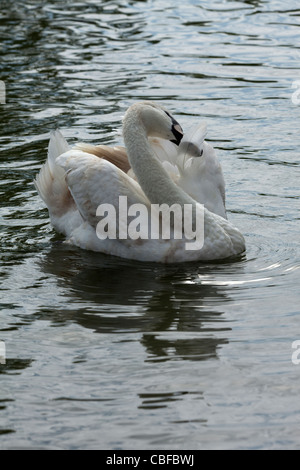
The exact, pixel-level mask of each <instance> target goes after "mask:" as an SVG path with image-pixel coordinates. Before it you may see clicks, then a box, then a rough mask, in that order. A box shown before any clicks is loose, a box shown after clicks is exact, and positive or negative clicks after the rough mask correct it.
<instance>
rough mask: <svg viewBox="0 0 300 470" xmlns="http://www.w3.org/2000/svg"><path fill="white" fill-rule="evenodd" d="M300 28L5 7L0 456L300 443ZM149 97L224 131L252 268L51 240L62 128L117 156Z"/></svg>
mask: <svg viewBox="0 0 300 470" xmlns="http://www.w3.org/2000/svg"><path fill="white" fill-rule="evenodd" d="M299 18H300V15H299V8H298V4H297V3H296V2H295V1H294V0H288V1H287V2H286V3H285V4H284V5H283V4H282V3H279V2H278V1H277V0H264V1H258V0H257V1H256V0H253V1H250V0H249V1H238V2H232V1H216V2H213V3H212V2H208V1H206V0H203V1H201V2H195V1H193V0H189V1H187V2H184V3H179V2H177V3H176V2H175V3H174V1H172V2H171V1H168V0H167V1H164V2H163V3H162V2H160V1H159V0H153V1H141V0H139V1H125V0H114V1H111V0H107V1H102V2H95V1H94V0H88V1H85V2H81V1H78V2H74V1H72V0H70V1H69V2H67V4H66V3H62V2H60V1H53V2H51V3H50V2H42V1H33V0H28V1H26V2H21V1H19V0H17V1H15V2H8V4H6V5H5V8H4V7H3V8H2V9H0V35H1V64H0V80H2V81H4V82H5V85H6V93H7V96H6V104H5V105H1V104H0V139H1V146H0V169H1V181H0V195H1V200H0V221H1V254H0V255H1V264H0V281H1V301H0V302H1V303H0V307H1V312H0V315H1V323H0V341H5V345H6V356H7V357H6V363H5V364H0V375H1V387H0V417H1V420H0V421H1V425H0V448H65V449H78V448H83V449H88V448H107V449H126V448H152V449H156V448H158V449H159V448H162V449H165V448H173V449H178V448H184V449H187V448H191V449H193V448H244V449H245V448H299V439H298V437H297V436H298V429H299V405H298V403H299V400H298V397H299V392H300V390H299V380H298V375H299V370H298V369H297V366H295V365H293V364H292V362H291V354H292V352H293V351H292V349H291V344H292V342H293V341H294V340H297V339H299V338H298V337H297V335H298V333H297V332H298V330H299V328H298V315H299V274H300V269H299V268H300V258H299V149H298V147H299V146H298V134H299V133H298V126H297V123H298V122H299V109H300V108H299V106H297V105H295V103H293V101H292V96H293V93H294V92H295V89H294V88H292V84H293V83H294V82H295V81H296V80H298V79H299V77H300V68H299V49H298V46H297V44H298V35H299V25H300V23H299ZM140 99H152V100H159V101H160V102H163V104H164V105H165V106H166V107H168V108H169V109H170V111H172V113H173V114H174V115H175V116H177V118H178V120H179V121H180V123H181V124H182V126H183V128H188V127H190V126H191V125H193V124H194V123H195V122H196V121H197V120H200V119H201V120H203V119H206V120H207V123H208V140H210V141H211V142H212V144H213V145H214V146H215V148H216V149H217V151H218V154H219V157H220V160H221V162H222V166H223V169H224V173H225V178H226V182H227V208H228V215H229V219H230V220H232V221H233V222H234V223H235V225H237V226H238V227H239V228H240V229H241V231H242V232H243V233H244V234H245V237H246V242H247V252H246V254H245V255H243V256H242V257H240V258H238V259H236V260H234V261H232V260H231V261H229V260H227V261H222V262H217V263H202V264H201V265H197V264H195V263H192V264H184V265H174V266H161V265H157V264H151V263H135V262H131V261H127V260H120V259H116V258H113V257H107V256H104V255H101V254H93V253H89V252H84V251H81V250H78V249H76V248H72V247H70V246H68V245H65V244H64V243H62V239H61V237H60V236H58V235H56V234H54V232H53V230H52V229H51V226H50V224H49V219H48V213H47V211H46V210H45V208H44V207H43V205H42V203H41V201H40V199H39V197H38V196H37V194H36V192H35V189H34V187H33V184H32V181H33V178H34V176H35V174H36V173H37V171H38V170H39V168H40V166H41V164H42V163H43V161H44V159H45V156H46V151H47V144H48V138H49V131H50V130H52V129H55V128H57V127H60V128H61V130H62V132H63V134H64V135H65V136H66V138H67V139H68V141H70V143H72V142H76V141H80V140H82V141H87V142H90V143H96V142H97V143H120V142H121V137H120V135H119V133H118V129H119V128H120V122H121V118H122V115H123V114H124V111H125V110H126V109H127V107H128V106H129V105H130V104H131V103H132V102H133V101H136V100H140ZM28 429H30V433H29V432H28ZM99 436H100V437H99Z"/></svg>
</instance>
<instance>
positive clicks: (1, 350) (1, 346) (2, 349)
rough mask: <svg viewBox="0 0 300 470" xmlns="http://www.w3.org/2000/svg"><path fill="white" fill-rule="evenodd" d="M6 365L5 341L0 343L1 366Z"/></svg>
mask: <svg viewBox="0 0 300 470" xmlns="http://www.w3.org/2000/svg"><path fill="white" fill-rule="evenodd" d="M5 363H6V348H5V343H4V341H0V364H5Z"/></svg>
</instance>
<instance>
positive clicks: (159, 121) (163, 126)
mask: <svg viewBox="0 0 300 470" xmlns="http://www.w3.org/2000/svg"><path fill="white" fill-rule="evenodd" d="M131 112H135V113H136V114H137V115H138V119H139V120H140V122H141V124H142V125H143V127H144V129H145V131H146V134H147V135H148V137H160V138H162V139H165V140H170V141H171V142H173V143H174V144H176V145H179V144H180V142H181V139H182V137H183V130H182V128H181V126H180V124H179V123H178V122H177V121H176V119H174V117H173V116H172V115H171V114H170V113H169V112H168V111H167V110H166V109H165V108H163V107H162V106H160V105H158V104H156V103H153V102H152V101H142V102H140V103H135V104H134V105H133V106H131V107H130V108H129V110H128V111H127V113H131Z"/></svg>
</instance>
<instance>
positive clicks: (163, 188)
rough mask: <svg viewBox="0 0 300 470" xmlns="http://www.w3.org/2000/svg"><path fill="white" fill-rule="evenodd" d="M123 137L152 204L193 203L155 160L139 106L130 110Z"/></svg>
mask: <svg viewBox="0 0 300 470" xmlns="http://www.w3.org/2000/svg"><path fill="white" fill-rule="evenodd" d="M123 136H124V141H125V145H126V148H127V154H128V158H129V162H130V164H131V166H132V169H133V171H134V173H135V175H136V177H137V179H138V182H139V184H140V186H141V188H142V189H143V191H144V193H145V194H146V196H147V197H148V199H149V201H150V202H151V203H152V204H163V203H165V204H168V205H169V206H171V205H172V204H180V205H181V206H183V205H184V204H193V205H195V201H194V199H192V198H191V197H190V196H188V195H187V194H186V193H185V192H184V191H183V190H182V189H181V188H179V187H178V186H177V185H176V184H175V183H174V182H173V181H172V180H171V178H170V177H169V175H168V173H167V172H166V170H165V169H164V168H163V166H162V165H161V163H160V162H159V161H158V160H157V159H156V157H155V155H154V153H153V150H152V148H151V145H150V143H149V140H148V137H147V130H146V128H145V126H144V124H143V122H142V120H141V117H140V113H139V109H138V107H135V106H132V107H131V108H129V110H128V111H127V113H126V115H125V117H124V122H123Z"/></svg>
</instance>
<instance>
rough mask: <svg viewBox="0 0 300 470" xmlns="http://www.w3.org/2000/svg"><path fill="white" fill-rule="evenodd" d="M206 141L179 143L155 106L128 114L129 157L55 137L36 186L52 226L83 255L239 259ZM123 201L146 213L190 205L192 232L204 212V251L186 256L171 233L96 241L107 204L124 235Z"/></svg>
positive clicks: (193, 136)
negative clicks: (88, 252) (101, 209)
mask: <svg viewBox="0 0 300 470" xmlns="http://www.w3.org/2000/svg"><path fill="white" fill-rule="evenodd" d="M205 134H206V128H205V126H203V125H201V126H198V127H197V128H196V129H195V130H193V131H191V132H189V133H188V134H186V136H184V137H183V138H182V129H181V127H180V125H179V124H178V123H177V121H175V119H174V118H173V117H172V116H171V115H170V114H169V113H168V112H167V111H166V110H165V109H164V108H162V107H161V106H158V105H157V104H154V103H151V102H141V103H136V104H134V105H132V106H131V107H130V108H129V109H128V111H127V112H126V115H125V117H124V120H123V136H124V141H125V146H126V150H125V149H124V148H122V147H114V148H110V147H107V146H90V145H88V144H78V145H77V146H75V147H74V148H72V149H71V150H69V147H68V144H67V143H66V141H65V140H64V138H63V137H62V135H61V134H60V132H59V131H56V132H55V133H53V134H52V135H51V138H50V143H49V150H48V159H47V161H46V163H45V165H44V166H43V167H42V169H41V170H40V173H39V174H38V176H37V177H36V180H35V185H36V188H37V190H38V192H39V194H40V196H41V198H42V199H43V200H44V202H45V203H46V205H47V206H48V209H49V214H50V218H51V223H52V225H53V226H54V228H55V229H56V230H57V231H59V232H61V233H63V234H64V235H65V236H66V237H67V241H68V242H69V243H71V244H74V245H77V246H79V247H81V248H83V249H88V250H93V251H99V252H103V253H107V254H112V255H115V256H120V257H124V258H130V259H136V260H141V261H155V262H165V263H171V262H183V261H193V260H214V259H222V258H227V257H230V256H235V255H237V254H240V253H242V252H243V251H244V250H245V241H244V237H243V235H242V234H241V233H240V231H239V230H238V229H237V228H235V227H234V226H233V225H232V224H231V223H230V222H228V221H227V220H226V211H225V196H224V194H225V190H224V179H223V175H222V171H221V167H220V165H219V163H218V161H217V159H216V156H215V153H214V150H213V148H212V147H211V146H210V145H209V144H208V143H207V142H205V141H204V137H205ZM99 157H100V158H99ZM119 196H126V197H127V203H128V206H133V205H134V204H142V205H143V206H144V207H147V208H149V209H150V206H151V205H153V204H158V205H161V204H167V205H168V206H172V205H173V204H177V205H179V206H180V207H181V208H183V209H184V207H186V206H184V205H185V204H189V205H190V207H193V209H194V212H193V223H194V225H193V226H195V223H196V221H197V219H196V216H195V211H196V210H198V209H199V207H200V206H199V203H201V204H204V205H205V209H204V244H203V246H202V248H201V249H199V250H187V249H186V246H187V244H186V242H187V239H186V238H185V237H184V236H183V237H181V238H180V239H175V238H174V231H171V236H170V237H169V239H162V238H161V237H160V238H159V239H153V238H151V237H150V238H149V237H148V239H141V238H138V239H132V238H130V237H123V238H122V239H120V237H118V238H116V239H111V238H106V239H102V240H101V239H99V238H98V236H97V232H96V228H97V224H98V222H99V216H97V215H96V214H97V209H98V207H99V206H100V205H102V204H110V205H111V206H113V207H115V208H116V214H117V218H116V225H117V229H118V231H119V230H121V227H119V226H118V221H119V218H118V217H119V214H118V204H119ZM151 207H152V206H151ZM126 220H127V219H126ZM149 220H150V219H148V220H147V221H146V222H148V221H149ZM120 223H121V224H122V222H121V219H120ZM126 229H127V227H126ZM123 230H124V227H123Z"/></svg>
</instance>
